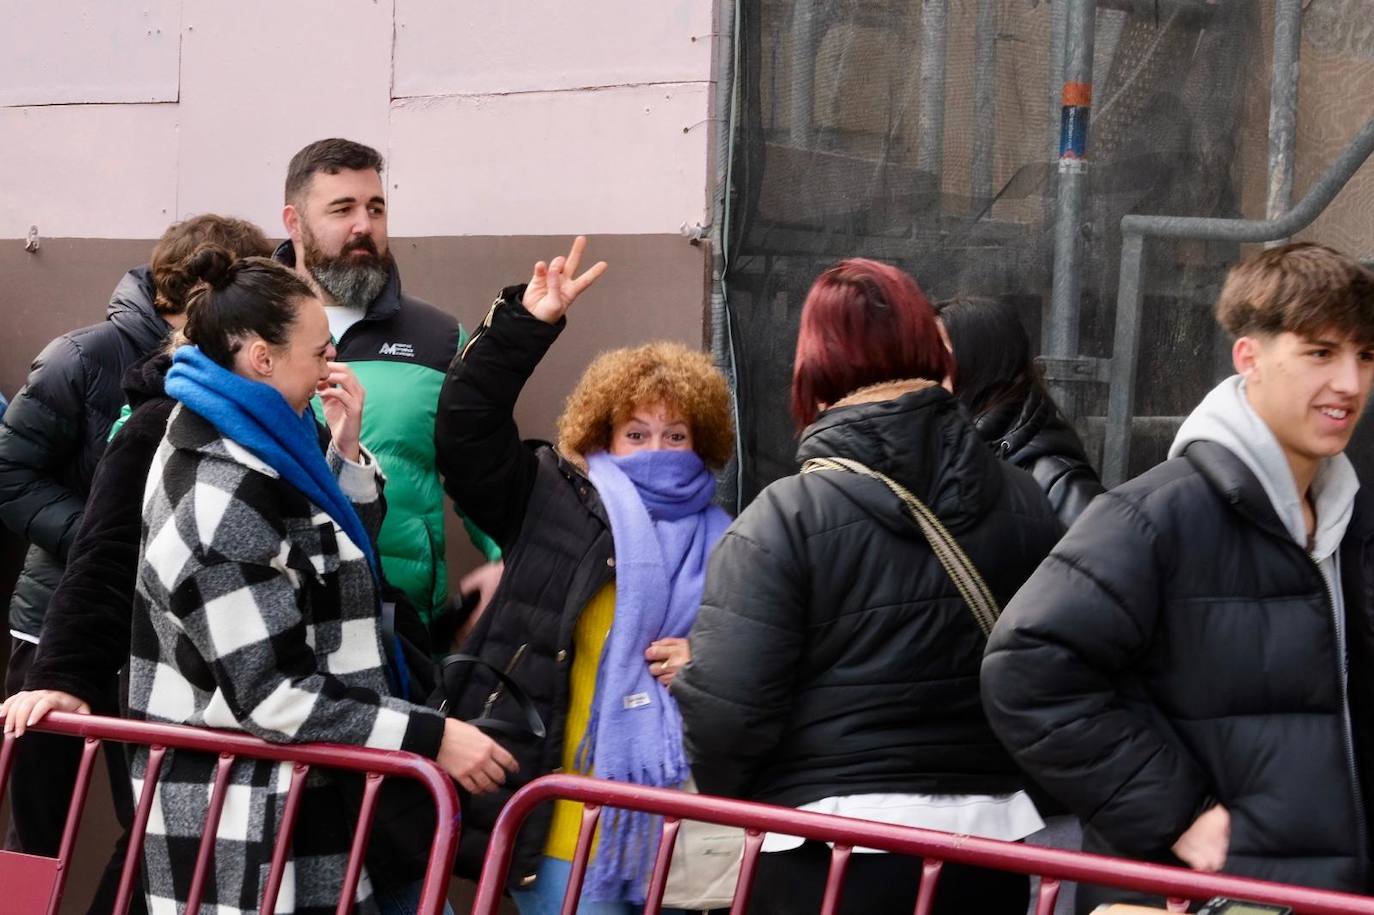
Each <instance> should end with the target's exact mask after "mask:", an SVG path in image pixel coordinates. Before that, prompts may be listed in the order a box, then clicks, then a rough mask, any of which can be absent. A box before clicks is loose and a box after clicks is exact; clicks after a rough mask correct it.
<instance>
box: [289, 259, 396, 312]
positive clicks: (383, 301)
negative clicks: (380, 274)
mask: <svg viewBox="0 0 1374 915" xmlns="http://www.w3.org/2000/svg"><path fill="white" fill-rule="evenodd" d="M272 259H273V260H275V261H277V262H278V263H282V264H285V265H286V266H288V267H290V268H291V269H292V270H295V269H296V246H295V244H293V243H292V241H291V239H289V238H288V239H287V240H286V241H284V242H282V243H281V244H279V245H277V250H275V251H273V252H272ZM310 282H311V283H312V285H313V284H314V280H311V281H310ZM400 310H401V271H400V270H399V269H397V267H396V262H395V261H394V260H393V261H392V262H391V268H390V271H389V273H388V274H387V278H386V285H385V286H383V287H382V291H381V292H379V293H377V298H375V299H373V300H372V301H371V302H370V303H369V304H368V306H367V314H365V315H363V320H364V321H380V320H382V319H383V318H389V317H391V316H392V315H394V314H396V312H398V311H400Z"/></svg>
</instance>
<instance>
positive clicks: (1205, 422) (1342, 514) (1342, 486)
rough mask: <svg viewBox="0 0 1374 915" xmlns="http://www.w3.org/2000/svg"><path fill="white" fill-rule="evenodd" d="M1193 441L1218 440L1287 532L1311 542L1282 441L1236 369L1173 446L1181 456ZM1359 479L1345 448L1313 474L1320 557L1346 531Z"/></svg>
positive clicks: (1317, 556) (1187, 422) (1197, 411)
mask: <svg viewBox="0 0 1374 915" xmlns="http://www.w3.org/2000/svg"><path fill="white" fill-rule="evenodd" d="M1194 442H1215V443H1216V444H1218V445H1221V446H1222V447H1224V448H1226V450H1227V451H1230V452H1231V453H1232V454H1234V455H1235V456H1236V457H1237V458H1239V459H1240V461H1241V462H1242V463H1243V464H1245V466H1246V468H1247V469H1249V471H1250V472H1251V473H1253V474H1254V475H1255V478H1256V479H1258V480H1259V483H1260V486H1261V487H1263V489H1264V493H1265V495H1266V496H1268V497H1269V502H1270V503H1271V505H1272V506H1273V509H1274V513H1275V514H1276V515H1278V518H1279V521H1280V522H1282V524H1283V527H1284V529H1285V530H1287V531H1288V534H1289V536H1291V537H1292V538H1293V541H1294V542H1295V543H1297V544H1298V545H1299V546H1300V547H1302V548H1303V549H1304V550H1306V549H1307V548H1308V543H1307V525H1306V523H1305V522H1304V521H1303V515H1302V501H1301V497H1300V496H1299V494H1298V484H1297V482H1296V481H1295V480H1294V479H1293V471H1292V469H1291V468H1290V467H1289V465H1288V459H1287V458H1286V457H1284V454H1283V447H1282V446H1281V445H1279V441H1278V439H1277V438H1275V437H1274V433H1273V432H1272V431H1270V429H1269V426H1268V425H1267V424H1266V423H1265V422H1264V420H1262V419H1261V418H1260V416H1259V414H1258V413H1256V412H1255V410H1254V408H1253V407H1252V406H1250V401H1249V400H1248V399H1247V398H1246V396H1245V379H1243V378H1242V377H1241V376H1240V375H1232V376H1231V377H1230V378H1227V379H1226V380H1225V381H1223V382H1222V383H1221V384H1219V385H1217V386H1216V387H1215V388H1213V389H1212V390H1211V392H1210V393H1208V395H1207V396H1206V397H1205V398H1203V400H1202V403H1200V404H1198V406H1197V409H1195V410H1194V411H1193V412H1192V414H1191V415H1189V417H1188V418H1187V419H1186V420H1184V422H1183V426H1182V427H1181V428H1180V429H1179V430H1178V436H1177V437H1176V438H1175V439H1174V443H1173V445H1171V446H1170V448H1169V457H1171V458H1172V457H1177V456H1179V455H1181V454H1183V453H1184V451H1186V450H1187V448H1188V446H1189V445H1191V444H1193V443H1194ZM1359 489H1360V481H1359V478H1358V477H1357V476H1356V474H1355V468H1354V466H1353V465H1352V464H1351V463H1350V458H1348V457H1346V456H1345V455H1344V454H1338V455H1336V456H1334V457H1330V458H1326V459H1325V460H1323V461H1322V462H1321V463H1320V464H1319V465H1318V467H1317V474H1316V476H1315V477H1313V479H1312V503H1313V506H1314V507H1315V510H1316V514H1317V530H1316V534H1315V536H1314V537H1313V541H1312V548H1311V550H1309V552H1310V553H1311V554H1312V556H1313V558H1314V559H1316V560H1318V561H1319V562H1320V561H1321V560H1323V559H1325V558H1327V557H1328V556H1331V555H1332V554H1333V553H1335V551H1336V549H1337V548H1338V547H1339V546H1340V543H1341V540H1342V538H1344V537H1345V532H1346V528H1347V527H1348V526H1349V524H1350V518H1351V515H1352V514H1353V513H1354V508H1355V495H1356V493H1358V492H1359Z"/></svg>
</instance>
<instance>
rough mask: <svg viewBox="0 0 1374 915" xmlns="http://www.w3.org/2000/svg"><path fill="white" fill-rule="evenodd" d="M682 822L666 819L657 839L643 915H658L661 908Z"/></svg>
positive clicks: (675, 818)
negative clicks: (655, 854) (656, 849)
mask: <svg viewBox="0 0 1374 915" xmlns="http://www.w3.org/2000/svg"><path fill="white" fill-rule="evenodd" d="M681 828H682V821H681V820H680V819H678V818H677V817H667V818H666V819H664V821H663V834H662V835H661V836H659V839H658V855H657V856H655V858H654V872H653V874H652V875H651V876H650V877H649V891H648V892H647V893H646V894H645V896H644V915H658V913H659V911H660V910H661V909H662V908H663V892H664V891H665V890H666V889H667V888H668V869H669V868H670V867H671V866H672V863H673V847H674V846H675V845H676V844H677V834H678V830H680V829H681Z"/></svg>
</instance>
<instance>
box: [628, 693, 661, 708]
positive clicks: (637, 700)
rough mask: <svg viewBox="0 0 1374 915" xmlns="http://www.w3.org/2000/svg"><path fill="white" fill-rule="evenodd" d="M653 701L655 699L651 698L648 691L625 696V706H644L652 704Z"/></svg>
mask: <svg viewBox="0 0 1374 915" xmlns="http://www.w3.org/2000/svg"><path fill="white" fill-rule="evenodd" d="M653 701H654V700H652V699H650V698H649V694H648V693H634V694H633V695H630V696H626V697H625V708H626V709H632V708H644V706H646V705H652V704H653Z"/></svg>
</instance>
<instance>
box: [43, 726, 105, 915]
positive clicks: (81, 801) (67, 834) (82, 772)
mask: <svg viewBox="0 0 1374 915" xmlns="http://www.w3.org/2000/svg"><path fill="white" fill-rule="evenodd" d="M99 752H100V741H99V740H97V739H96V738H94V737H87V738H86V742H85V744H84V745H83V746H82V747H81V764H80V766H79V767H78V768H77V770H76V784H75V785H73V786H72V802H71V804H69V805H68V806H67V824H66V826H64V827H63V829H62V844H61V846H60V847H59V849H58V852H57V860H58V867H57V885H56V886H54V887H53V894H52V902H51V903H50V904H49V906H48V915H57V910H58V908H59V907H61V905H62V893H63V892H64V891H65V890H66V887H67V875H68V874H70V873H71V870H72V868H71V862H72V849H73V848H75V847H76V834H77V832H79V831H80V829H81V815H82V813H83V812H84V811H85V809H86V795H87V794H88V793H89V792H90V789H91V772H92V770H93V769H94V768H95V754H97V753H99Z"/></svg>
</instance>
